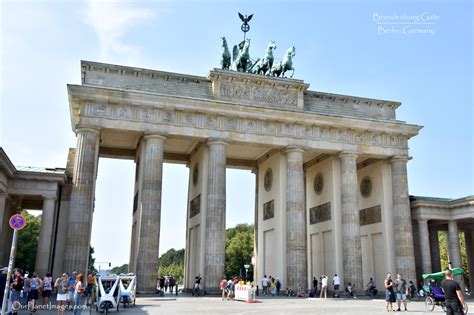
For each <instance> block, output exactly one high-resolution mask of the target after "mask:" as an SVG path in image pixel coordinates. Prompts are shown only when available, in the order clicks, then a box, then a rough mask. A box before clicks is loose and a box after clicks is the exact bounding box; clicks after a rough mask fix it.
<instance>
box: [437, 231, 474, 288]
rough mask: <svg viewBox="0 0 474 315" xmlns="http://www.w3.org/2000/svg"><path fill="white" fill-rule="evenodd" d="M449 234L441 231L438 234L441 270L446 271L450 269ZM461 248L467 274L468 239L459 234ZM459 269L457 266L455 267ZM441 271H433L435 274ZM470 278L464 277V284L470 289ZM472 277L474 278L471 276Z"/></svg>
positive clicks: (462, 262)
mask: <svg viewBox="0 0 474 315" xmlns="http://www.w3.org/2000/svg"><path fill="white" fill-rule="evenodd" d="M447 237H448V233H446V232H445V231H439V232H438V238H439V256H440V259H441V269H442V270H446V269H448V267H449V265H448V262H449V253H448V241H447ZM459 247H460V249H461V264H462V269H464V271H466V272H467V270H468V269H467V253H466V239H465V237H464V233H463V232H460V233H459ZM455 267H457V266H455ZM436 271H440V270H433V272H436ZM469 276H470V275H469ZM469 276H464V282H465V284H466V286H468V287H470V286H469V285H470V283H469V280H470V278H469ZM471 277H472V276H471Z"/></svg>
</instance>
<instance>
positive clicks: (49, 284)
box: [41, 272, 53, 305]
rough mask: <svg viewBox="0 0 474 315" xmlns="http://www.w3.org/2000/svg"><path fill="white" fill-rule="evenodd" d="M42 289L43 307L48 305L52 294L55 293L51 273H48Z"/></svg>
mask: <svg viewBox="0 0 474 315" xmlns="http://www.w3.org/2000/svg"><path fill="white" fill-rule="evenodd" d="M41 288H42V291H43V292H42V296H43V305H48V303H49V298H50V296H51V292H52V291H53V277H52V276H51V273H49V272H48V273H47V274H46V276H45V277H44V278H43V284H42V286H41Z"/></svg>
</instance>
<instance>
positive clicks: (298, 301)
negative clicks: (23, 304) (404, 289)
mask: <svg viewBox="0 0 474 315" xmlns="http://www.w3.org/2000/svg"><path fill="white" fill-rule="evenodd" d="M258 300H259V301H260V303H251V304H249V303H244V302H238V301H227V300H224V301H222V300H221V298H219V297H208V296H204V297H192V296H188V295H180V296H178V297H176V296H174V295H173V296H172V295H165V297H157V296H147V297H139V298H137V302H136V303H137V305H136V306H134V307H130V308H126V309H124V308H122V307H121V308H120V310H119V312H118V313H117V312H111V314H120V315H125V314H131V315H132V314H133V315H148V314H206V315H208V314H271V315H275V314H349V315H357V314H361V315H362V314H388V313H387V312H386V311H385V301H383V300H382V299H374V300H372V299H368V298H364V297H361V298H358V299H345V298H341V299H332V298H328V299H326V300H321V299H319V298H310V299H302V298H287V297H279V298H277V297H274V298H272V297H261V296H260V297H259V299H258ZM468 304H469V309H470V310H471V311H472V310H474V300H472V299H471V300H470V301H469V302H468ZM408 310H409V311H408V313H407V314H433V315H435V314H444V312H443V311H442V309H441V307H436V308H435V310H434V311H433V312H431V313H430V312H427V311H426V310H425V305H424V302H422V301H420V302H409V303H408ZM397 313H399V312H395V313H394V314H397ZM403 313H404V312H403ZM19 314H29V313H28V312H27V311H20V312H19ZM37 314H38V315H43V314H44V315H46V314H48V315H50V314H57V312H56V311H46V310H41V311H38V312H37ZM65 314H72V312H70V311H68V312H66V313H65ZM87 314H89V310H83V311H82V315H87ZM92 314H100V313H96V312H95V311H93V312H92ZM389 314H392V313H389ZM470 314H474V313H472V312H470Z"/></svg>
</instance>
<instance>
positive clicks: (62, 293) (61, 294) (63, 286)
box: [54, 273, 69, 315]
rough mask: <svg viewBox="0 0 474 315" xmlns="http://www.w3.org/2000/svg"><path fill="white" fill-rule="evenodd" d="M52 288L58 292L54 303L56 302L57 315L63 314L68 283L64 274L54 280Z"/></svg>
mask: <svg viewBox="0 0 474 315" xmlns="http://www.w3.org/2000/svg"><path fill="white" fill-rule="evenodd" d="M54 287H55V288H57V290H58V295H57V297H56V301H57V302H58V315H61V314H64V309H65V308H66V302H67V300H68V295H69V294H68V292H69V281H68V277H67V274H66V273H63V274H62V276H61V278H58V279H57V280H56V283H55V284H54Z"/></svg>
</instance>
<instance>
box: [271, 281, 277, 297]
mask: <svg viewBox="0 0 474 315" xmlns="http://www.w3.org/2000/svg"><path fill="white" fill-rule="evenodd" d="M270 292H271V293H272V296H275V295H276V281H275V278H273V277H272V278H271V279H270Z"/></svg>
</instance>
